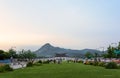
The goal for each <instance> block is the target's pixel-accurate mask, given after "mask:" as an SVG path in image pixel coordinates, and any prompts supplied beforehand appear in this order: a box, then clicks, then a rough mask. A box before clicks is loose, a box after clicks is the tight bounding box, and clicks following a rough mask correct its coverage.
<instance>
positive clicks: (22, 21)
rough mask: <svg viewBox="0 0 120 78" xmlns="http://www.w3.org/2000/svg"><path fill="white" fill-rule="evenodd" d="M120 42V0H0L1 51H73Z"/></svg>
mask: <svg viewBox="0 0 120 78" xmlns="http://www.w3.org/2000/svg"><path fill="white" fill-rule="evenodd" d="M119 41H120V0H0V49H5V50H7V49H9V48H11V47H16V49H17V50H20V49H22V48H24V49H31V50H37V49H38V48H40V47H41V46H42V45H44V44H45V43H51V44H52V45H54V46H60V47H64V48H71V49H84V48H92V49H96V48H99V47H105V48H106V47H107V46H108V45H109V44H111V43H116V42H119Z"/></svg>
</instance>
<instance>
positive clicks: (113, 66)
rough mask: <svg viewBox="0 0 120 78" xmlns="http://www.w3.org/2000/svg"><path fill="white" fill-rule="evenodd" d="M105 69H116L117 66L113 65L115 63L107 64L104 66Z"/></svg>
mask: <svg viewBox="0 0 120 78" xmlns="http://www.w3.org/2000/svg"><path fill="white" fill-rule="evenodd" d="M105 68H107V69H117V68H118V66H117V63H115V62H109V63H108V64H107V65H106V66H105Z"/></svg>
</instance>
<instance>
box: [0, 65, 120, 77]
mask: <svg viewBox="0 0 120 78" xmlns="http://www.w3.org/2000/svg"><path fill="white" fill-rule="evenodd" d="M0 78H120V70H119V69H117V70H113V69H104V68H102V67H95V66H89V65H83V64H61V65H58V64H48V65H43V66H37V67H29V68H25V69H18V70H15V71H13V72H6V73H0Z"/></svg>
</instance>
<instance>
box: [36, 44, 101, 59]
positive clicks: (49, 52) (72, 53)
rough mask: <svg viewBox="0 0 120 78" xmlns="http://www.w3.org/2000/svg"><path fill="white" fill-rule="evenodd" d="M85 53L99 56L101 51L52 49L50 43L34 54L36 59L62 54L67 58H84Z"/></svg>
mask: <svg viewBox="0 0 120 78" xmlns="http://www.w3.org/2000/svg"><path fill="white" fill-rule="evenodd" d="M86 52H90V53H92V54H94V53H98V54H100V53H101V51H98V50H95V49H82V50H73V49H65V48H60V47H54V46H53V45H51V44H50V43H46V44H44V45H43V46H42V47H41V48H40V49H38V50H37V51H35V54H36V55H37V56H38V57H55V54H57V53H58V54H62V53H66V55H67V56H69V57H84V55H85V54H86Z"/></svg>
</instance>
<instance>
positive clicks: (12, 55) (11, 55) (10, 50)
mask: <svg viewBox="0 0 120 78" xmlns="http://www.w3.org/2000/svg"><path fill="white" fill-rule="evenodd" d="M8 52H9V55H10V57H13V58H17V54H16V51H15V50H14V49H9V51H8Z"/></svg>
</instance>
